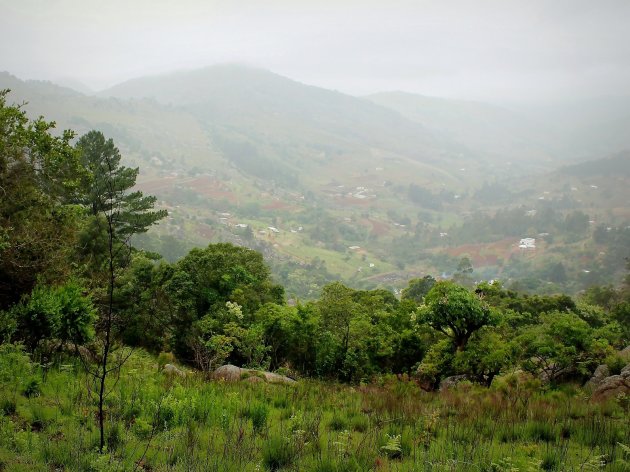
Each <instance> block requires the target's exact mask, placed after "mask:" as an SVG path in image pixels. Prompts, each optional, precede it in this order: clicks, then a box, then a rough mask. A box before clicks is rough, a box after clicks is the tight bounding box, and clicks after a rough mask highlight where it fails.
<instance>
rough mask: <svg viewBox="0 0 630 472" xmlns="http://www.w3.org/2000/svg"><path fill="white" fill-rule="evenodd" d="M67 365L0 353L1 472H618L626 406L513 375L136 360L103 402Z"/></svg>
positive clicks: (138, 356)
mask: <svg viewBox="0 0 630 472" xmlns="http://www.w3.org/2000/svg"><path fill="white" fill-rule="evenodd" d="M81 372H82V370H81V367H80V365H79V364H78V363H76V362H74V361H73V360H72V359H71V358H68V359H64V360H62V361H59V362H57V363H55V365H48V366H46V369H44V368H43V367H42V366H41V365H36V364H32V363H30V362H29V360H28V358H27V357H26V356H24V355H23V354H21V353H20V352H19V351H16V350H15V349H14V348H12V347H10V346H3V347H1V348H0V380H1V382H0V399H1V400H0V470H7V471H20V470H29V471H40V470H41V471H50V470H81V471H123V470H124V471H128V470H152V471H206V470H215V471H258V470H287V471H289V470H293V471H298V470H305V471H310V470H312V471H322V472H323V471H368V470H374V471H415V470H418V471H537V470H558V471H578V470H580V471H583V470H607V471H626V470H628V464H629V463H630V456H629V455H628V447H627V446H628V444H630V423H629V422H628V421H627V419H628V408H629V402H628V399H627V398H625V399H624V398H619V399H613V400H611V401H609V402H607V403H593V402H591V401H590V400H589V399H588V397H587V396H586V395H585V394H584V393H583V392H582V391H581V390H580V389H578V388H574V387H571V386H568V387H565V388H563V389H562V390H544V389H542V390H541V389H540V388H539V386H538V385H537V384H536V382H531V381H522V380H521V381H519V380H517V377H508V378H503V379H498V381H496V382H495V384H493V387H491V388H490V389H486V388H482V387H475V386H472V385H462V386H460V387H459V388H458V389H457V390H451V391H447V392H441V393H426V392H423V391H421V390H420V389H419V388H418V386H417V385H416V384H415V383H414V382H412V381H408V380H406V379H397V378H396V377H394V376H391V377H385V378H381V379H377V380H376V382H375V383H373V384H370V385H357V386H350V385H339V384H332V383H325V382H322V381H314V380H300V381H299V382H298V383H297V385H296V386H284V385H271V384H266V383H248V382H239V383H236V384H230V383H225V382H215V381H208V380H206V379H204V378H203V377H202V376H201V375H199V374H195V373H190V372H189V373H188V374H187V375H186V377H184V378H180V377H176V378H172V377H168V376H166V375H164V374H162V373H160V372H158V367H157V362H156V359H155V358H154V357H152V356H149V355H148V354H145V353H143V352H140V351H137V352H135V353H134V354H133V356H132V357H131V358H130V360H129V361H128V362H127V364H125V366H124V367H123V369H122V372H121V373H120V376H119V377H117V378H115V377H114V376H112V383H111V385H110V389H109V390H110V393H109V395H108V396H107V399H106V425H107V453H106V454H103V455H99V454H98V452H97V445H98V428H97V418H96V416H95V412H96V409H95V403H94V401H95V399H94V398H93V397H92V396H91V395H90V391H89V386H90V381H89V379H88V378H87V377H86V376H85V375H84V374H82V373H81Z"/></svg>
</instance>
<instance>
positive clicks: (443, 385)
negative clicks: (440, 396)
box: [440, 375, 468, 392]
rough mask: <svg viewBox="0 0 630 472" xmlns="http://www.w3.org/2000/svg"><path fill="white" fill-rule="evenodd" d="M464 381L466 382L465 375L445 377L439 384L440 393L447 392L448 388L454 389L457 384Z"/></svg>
mask: <svg viewBox="0 0 630 472" xmlns="http://www.w3.org/2000/svg"><path fill="white" fill-rule="evenodd" d="M465 380H468V377H467V376H466V375H453V376H451V377H446V378H444V379H442V381H441V382H440V392H443V391H444V390H448V389H449V388H453V387H456V386H457V384H459V383H461V382H463V381H465Z"/></svg>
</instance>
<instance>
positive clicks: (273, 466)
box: [262, 436, 295, 471]
mask: <svg viewBox="0 0 630 472" xmlns="http://www.w3.org/2000/svg"><path fill="white" fill-rule="evenodd" d="M262 458H263V464H264V466H265V467H266V469H267V470H271V471H275V470H280V469H281V468H283V467H288V466H290V465H291V464H292V463H293V461H294V459H295V450H294V448H293V446H292V445H291V444H290V443H289V442H288V441H287V440H286V439H284V438H283V437H282V436H271V437H270V438H269V439H268V440H267V441H266V442H265V443H264V444H263V447H262Z"/></svg>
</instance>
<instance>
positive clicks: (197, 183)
mask: <svg viewBox="0 0 630 472" xmlns="http://www.w3.org/2000/svg"><path fill="white" fill-rule="evenodd" d="M186 185H187V186H188V187H190V188H191V189H193V190H194V191H195V192H197V193H198V194H200V195H205V196H206V197H210V198H212V199H213V200H221V199H224V198H225V199H226V200H228V201H229V202H236V195H234V192H232V191H230V190H229V189H228V187H227V186H226V185H225V184H224V183H223V182H221V181H220V180H216V179H213V178H211V177H198V178H196V179H193V180H191V181H189V182H187V183H186Z"/></svg>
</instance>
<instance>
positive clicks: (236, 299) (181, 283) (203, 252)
mask: <svg viewBox="0 0 630 472" xmlns="http://www.w3.org/2000/svg"><path fill="white" fill-rule="evenodd" d="M164 289H165V291H166V294H167V295H168V298H169V303H170V307H171V311H172V326H173V348H174V350H175V352H176V353H177V355H178V356H179V357H180V359H183V360H187V361H193V357H194V356H193V353H192V350H191V343H193V342H194V339H195V338H196V336H197V334H195V332H194V329H193V326H194V323H195V322H196V321H197V320H200V319H202V318H204V317H209V319H212V320H214V321H213V322H214V323H215V324H216V325H217V328H216V329H215V334H225V333H224V332H223V331H222V328H221V326H222V325H224V324H226V323H228V322H231V321H234V319H233V317H231V316H230V314H229V310H228V308H227V305H226V303H227V302H230V303H236V304H238V305H239V307H240V310H241V313H242V316H243V319H242V320H239V322H238V325H239V326H241V327H243V328H247V327H248V326H249V325H250V324H251V321H252V318H253V316H254V314H255V313H256V311H257V310H258V309H259V308H260V307H261V306H262V305H264V304H265V303H277V304H283V303H284V291H283V289H282V287H281V286H279V285H276V284H274V283H273V282H272V280H271V274H270V271H269V268H268V267H267V265H266V264H265V262H264V260H263V258H262V255H261V254H260V253H259V252H256V251H254V250H251V249H248V248H244V247H239V246H234V245H232V244H229V243H219V244H210V245H209V246H208V247H206V248H204V249H199V248H196V249H193V250H192V251H190V252H189V253H188V255H187V256H186V257H184V258H183V259H181V260H180V261H179V262H178V263H177V264H175V265H174V268H173V273H172V275H171V277H170V278H169V280H168V281H166V282H165V284H164Z"/></svg>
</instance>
